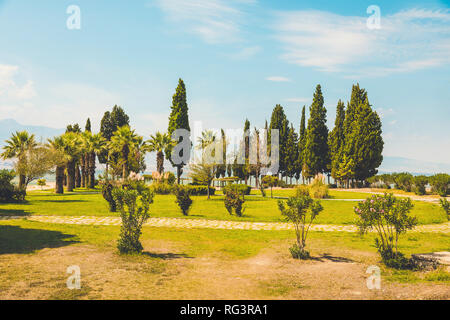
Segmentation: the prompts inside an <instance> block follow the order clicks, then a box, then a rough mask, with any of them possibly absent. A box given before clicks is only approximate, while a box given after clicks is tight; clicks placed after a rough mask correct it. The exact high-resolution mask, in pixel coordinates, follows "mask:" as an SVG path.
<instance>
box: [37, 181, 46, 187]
mask: <svg viewBox="0 0 450 320" xmlns="http://www.w3.org/2000/svg"><path fill="white" fill-rule="evenodd" d="M37 185H38V186H40V187H41V189H42V188H43V187H45V186H46V185H47V180H45V179H39V180H38V181H37Z"/></svg>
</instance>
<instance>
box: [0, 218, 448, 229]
mask: <svg viewBox="0 0 450 320" xmlns="http://www.w3.org/2000/svg"><path fill="white" fill-rule="evenodd" d="M17 219H26V220H29V221H38V222H44V223H59V224H76V225H96V226H119V225H120V224H121V220H120V218H119V217H92V216H80V217H69V216H28V217H20V216H19V217H18V216H15V217H14V216H11V217H0V220H17ZM145 226H149V227H170V228H187V229H192V228H208V229H225V230H292V229H293V226H292V225H291V224H289V223H284V222H247V221H224V220H206V219H180V218H150V219H149V220H148V221H147V223H146V224H145ZM311 230H314V231H341V232H357V231H358V229H357V227H356V226H354V225H318V224H316V225H313V226H312V227H311ZM414 231H416V232H432V233H450V222H446V223H442V224H433V225H421V226H417V227H416V228H415V229H414Z"/></svg>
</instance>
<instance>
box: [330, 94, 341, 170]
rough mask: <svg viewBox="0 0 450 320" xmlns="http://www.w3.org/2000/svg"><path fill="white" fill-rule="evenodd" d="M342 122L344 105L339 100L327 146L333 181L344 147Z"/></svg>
mask: <svg viewBox="0 0 450 320" xmlns="http://www.w3.org/2000/svg"><path fill="white" fill-rule="evenodd" d="M344 122H345V105H344V103H343V102H342V101H341V100H339V102H338V104H337V107H336V120H335V122H334V129H333V131H331V133H330V136H329V140H328V144H329V149H330V158H331V176H332V177H333V179H338V177H337V171H338V170H339V163H340V161H341V159H342V156H341V153H342V148H343V146H344V142H345V141H344Z"/></svg>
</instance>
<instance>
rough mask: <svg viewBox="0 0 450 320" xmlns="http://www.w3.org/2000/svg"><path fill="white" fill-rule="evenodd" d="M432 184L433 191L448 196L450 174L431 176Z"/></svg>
mask: <svg viewBox="0 0 450 320" xmlns="http://www.w3.org/2000/svg"><path fill="white" fill-rule="evenodd" d="M430 184H431V187H432V190H433V192H435V193H437V194H438V195H440V196H441V197H446V196H447V195H448V194H449V192H450V175H448V174H446V173H439V174H436V175H434V176H432V177H430Z"/></svg>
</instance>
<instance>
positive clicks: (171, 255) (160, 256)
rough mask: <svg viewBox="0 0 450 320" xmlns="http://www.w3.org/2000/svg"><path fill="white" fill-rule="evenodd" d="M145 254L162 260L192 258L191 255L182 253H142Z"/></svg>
mask: <svg viewBox="0 0 450 320" xmlns="http://www.w3.org/2000/svg"><path fill="white" fill-rule="evenodd" d="M142 254H143V255H145V256H148V257H151V258H156V259H162V260H174V259H182V258H185V259H192V257H190V256H188V255H187V254H184V253H152V252H147V251H146V252H143V253H142Z"/></svg>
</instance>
